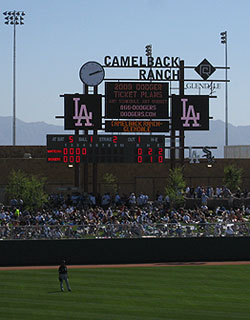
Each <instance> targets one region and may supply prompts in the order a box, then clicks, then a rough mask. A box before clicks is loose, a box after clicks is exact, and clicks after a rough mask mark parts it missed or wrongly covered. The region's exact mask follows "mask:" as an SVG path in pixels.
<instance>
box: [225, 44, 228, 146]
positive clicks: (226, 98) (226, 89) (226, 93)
mask: <svg viewBox="0 0 250 320" xmlns="http://www.w3.org/2000/svg"><path fill="white" fill-rule="evenodd" d="M225 64H226V70H225V75H226V84H225V104H226V112H225V113H226V146H228V87H227V40H226V43H225Z"/></svg>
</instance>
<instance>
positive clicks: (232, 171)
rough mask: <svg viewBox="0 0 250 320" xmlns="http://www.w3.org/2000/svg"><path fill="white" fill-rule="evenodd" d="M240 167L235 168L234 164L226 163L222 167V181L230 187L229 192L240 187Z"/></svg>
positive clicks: (241, 171) (241, 170)
mask: <svg viewBox="0 0 250 320" xmlns="http://www.w3.org/2000/svg"><path fill="white" fill-rule="evenodd" d="M242 173H243V169H242V168H237V167H236V166H235V165H228V166H226V167H225V168H224V178H223V183H224V184H225V186H226V187H228V188H229V189H230V191H231V192H235V191H236V190H237V189H238V188H240V185H241V182H242Z"/></svg>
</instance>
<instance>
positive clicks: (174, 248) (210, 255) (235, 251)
mask: <svg viewBox="0 0 250 320" xmlns="http://www.w3.org/2000/svg"><path fill="white" fill-rule="evenodd" d="M0 257H1V258H0V266H40V265H41V266H42V265H58V264H59V263H60V261H61V260H62V259H66V260H67V263H68V264H72V265H78V264H79V265H88V264H120V263H123V264H127V263H156V262H158V263H160V262H197V261H248V260H249V261H250V237H240V238H226V237H225V238H164V239H163V238H153V239H152V238H151V239H149V238H147V239H145V238H139V239H92V240H89V239H86V240H85V239H84V240H11V241H10V240H2V241H0Z"/></svg>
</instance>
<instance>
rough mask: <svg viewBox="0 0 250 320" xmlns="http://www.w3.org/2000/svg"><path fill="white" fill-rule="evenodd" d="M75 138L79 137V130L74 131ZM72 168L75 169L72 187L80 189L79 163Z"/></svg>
mask: <svg viewBox="0 0 250 320" xmlns="http://www.w3.org/2000/svg"><path fill="white" fill-rule="evenodd" d="M75 136H76V137H77V136H79V130H75ZM74 168H75V179H74V180H75V181H74V185H75V187H76V188H79V187H80V163H75V164H74Z"/></svg>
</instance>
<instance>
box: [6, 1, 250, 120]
mask: <svg viewBox="0 0 250 320" xmlns="http://www.w3.org/2000/svg"><path fill="white" fill-rule="evenodd" d="M6 10H7V11H9V10H16V11H18V10H23V11H25V13H26V15H25V24H24V25H23V26H17V69H16V70H17V94H16V97H17V102H16V110H17V113H16V115H17V118H19V119H21V120H23V121H26V122H36V121H45V122H47V123H51V124H57V125H63V120H58V119H55V115H62V114H63V98H60V97H59V95H60V94H63V93H75V92H79V93H81V92H82V83H81V81H80V79H79V69H80V68H81V66H82V65H83V64H84V63H85V62H87V61H90V60H95V61H98V62H99V63H101V64H103V62H104V57H105V56H107V55H109V56H112V57H113V56H119V57H120V56H143V57H145V45H147V44H152V46H153V56H159V57H164V56H170V57H180V58H181V59H183V60H184V61H185V65H187V66H196V65H198V64H199V63H200V62H201V61H202V60H203V59H204V58H206V59H207V60H208V61H209V62H210V63H211V64H212V65H214V66H221V67H222V66H224V65H225V46H224V45H222V44H221V43H220V32H222V31H225V30H227V32H228V65H229V66H230V70H229V71H228V78H229V79H230V83H229V85H228V96H229V100H228V101H229V123H232V124H233V125H250V116H249V107H250V105H249V101H250V81H249V74H250V41H249V32H250V19H249V15H250V0H238V1H235V0H210V1H204V0H188V1H187V0H126V1H121V0H105V1H103V0H71V1H69V0H1V21H2V23H1V25H0V39H1V50H0V61H1V64H0V66H1V72H0V86H1V100H0V101H1V108H0V116H12V99H13V98H12V90H13V89H12V79H13V73H12V72H13V69H12V64H13V26H10V25H5V24H4V16H3V14H2V13H3V12H4V11H6ZM129 72H130V71H129ZM129 72H128V71H125V70H122V69H116V70H114V69H107V70H106V76H107V77H109V78H110V77H117V78H124V77H126V76H127V77H134V76H137V71H132V70H131V72H133V75H132V74H129ZM134 72H135V73H134ZM185 72H186V77H188V78H191V79H194V78H195V79H199V76H198V75H197V74H196V72H195V71H193V70H187V71H185ZM224 78H225V73H224V70H216V72H215V73H214V75H213V76H211V79H224ZM173 85H174V83H173ZM101 89H102V90H103V86H102V87H101ZM102 93H104V92H103V91H102ZM197 93H199V91H198V90H186V94H197ZM200 93H201V94H208V93H209V91H208V90H202V91H201V92H200ZM214 95H216V96H217V99H210V116H211V117H213V118H214V119H221V120H223V121H224V119H225V91H224V84H223V83H222V84H221V88H220V89H218V90H216V92H215V93H214Z"/></svg>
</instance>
